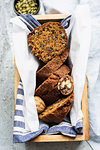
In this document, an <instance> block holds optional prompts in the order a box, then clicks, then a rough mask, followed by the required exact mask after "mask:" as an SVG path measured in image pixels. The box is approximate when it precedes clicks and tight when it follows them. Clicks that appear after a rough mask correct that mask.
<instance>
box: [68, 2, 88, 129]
mask: <svg viewBox="0 0 100 150" xmlns="http://www.w3.org/2000/svg"><path fill="white" fill-rule="evenodd" d="M71 20H72V21H71V24H72V34H71V47H70V58H71V61H72V64H73V68H72V76H73V80H74V104H73V107H72V109H71V112H70V119H71V123H72V126H76V125H77V123H78V122H79V120H82V117H84V116H83V115H82V111H81V98H82V93H83V89H84V83H85V75H86V67H87V61H88V54H89V48H90V32H91V28H90V11H89V7H88V5H78V6H77V7H76V10H75V12H74V14H73V15H72V19H71Z"/></svg>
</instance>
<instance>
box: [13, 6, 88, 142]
mask: <svg viewBox="0 0 100 150" xmlns="http://www.w3.org/2000/svg"><path fill="white" fill-rule="evenodd" d="M80 8H81V9H80ZM76 10H77V11H76V12H77V15H78V14H80V15H79V18H78V17H76V16H75V14H74V15H72V16H73V17H72V21H71V24H70V26H69V28H67V25H68V24H66V23H65V24H63V25H65V27H66V28H67V29H66V32H67V34H68V36H69V34H70V31H71V29H72V32H71V36H72V37H74V36H73V29H74V35H75V33H76V37H75V42H74V40H73V42H71V53H70V56H71V59H72V62H73V60H75V57H76V55H75V57H73V56H74V53H75V52H76V51H75V50H78V52H79V55H78V57H83V58H84V57H85V56H88V48H89V47H86V50H87V53H85V55H84V53H82V52H83V49H81V46H82V45H81V44H82V43H81V42H80V40H78V39H77V38H79V35H80V34H79V33H80V31H78V28H77V23H78V22H80V20H81V21H82V20H84V18H86V20H87V17H86V16H85V15H83V14H84V13H83V12H84V11H85V12H86V13H87V16H88V8H87V7H85V6H84V7H80V6H78V7H77V8H76ZM76 12H75V13H76ZM88 17H89V16H88ZM17 21H18V18H17V20H16V19H14V20H13V21H12V22H13V24H15V22H16V26H17V29H18V27H19V24H20V23H19V22H20V21H21V20H20V19H19V21H18V24H17ZM27 21H28V20H27ZM75 22H76V24H75ZM28 23H29V24H30V22H28ZM62 23H64V22H63V21H62ZM74 25H75V27H76V29H77V30H76V32H75V27H74ZM16 26H15V28H16ZM23 26H24V23H23V22H22V23H21V26H20V28H19V31H18V30H17V33H16V34H18V33H19V32H21V31H22V30H23ZM78 27H79V29H82V27H84V28H85V29H87V30H84V34H85V33H86V32H88V28H87V27H88V24H87V22H84V21H83V22H81V24H80V23H78ZM25 30H26V29H25V26H24V31H25ZM82 33H83V32H82ZM88 33H89V32H88ZM77 34H78V35H77ZM17 40H19V39H18V38H17ZM81 40H82V39H81ZM77 41H78V42H77ZM88 41H89V36H88ZM14 42H15V41H14ZM85 42H86V41H85ZM85 42H84V40H83V43H84V45H85V44H86V43H85ZM73 43H74V44H73ZM21 45H23V42H21ZM77 45H80V48H78V49H76V48H77ZM75 46H76V47H75ZM73 47H74V49H73ZM22 48H23V47H22ZM84 48H85V47H84ZM80 49H81V50H80ZM16 50H17V49H16ZM27 51H28V48H27ZM18 52H19V51H17V53H18ZM25 53H26V52H25ZM15 55H16V53H15ZM20 55H21V57H23V55H22V52H21V49H20V52H19V56H20ZM28 57H29V58H31V57H32V56H31V55H29V56H28ZM15 58H16V56H15ZM86 58H87V57H86ZM18 60H19V58H18V57H17V58H16V61H17V67H18V66H20V63H21V62H20V63H19V61H18ZM23 60H24V61H26V60H25V59H23ZM24 61H23V63H24ZM79 61H80V62H79ZM33 62H35V63H36V64H37V67H38V62H37V60H36V59H35V57H33ZM76 62H77V63H76V64H77V65H78V63H80V64H82V61H81V60H80V59H78V61H76ZM31 63H32V62H31ZM86 63H87V59H85V66H84V64H83V65H82V67H83V68H86ZM77 65H76V66H75V67H74V70H75V68H77ZM73 66H74V63H73ZM34 67H35V65H34ZM37 67H36V68H35V72H34V73H36V69H37ZM20 69H21V68H20V67H18V71H19V73H20V72H21V70H20ZM26 69H27V68H26ZM30 69H32V68H30ZM79 69H80V68H79ZM79 69H78V68H77V73H80V74H82V75H83V76H85V69H84V70H83V72H82V68H81V70H79ZM33 70H34V68H33ZM24 71H25V70H24ZM72 72H73V68H72ZM30 76H31V78H32V77H33V76H32V74H30ZM73 76H74V73H73ZM20 77H21V79H22V81H20V82H19V87H18V91H17V92H18V93H17V100H16V108H15V117H14V134H13V135H14V142H26V141H28V140H30V139H32V138H35V137H36V136H38V135H39V134H41V133H42V132H43V131H44V133H45V134H56V133H58V132H60V133H62V134H64V135H67V136H70V137H76V135H77V134H82V133H83V132H82V128H83V124H82V115H80V112H81V96H82V92H83V88H84V87H83V86H82V87H81V91H80V93H78V94H76V97H75V99H76V100H75V102H76V104H75V103H74V105H73V107H74V108H73V107H72V108H73V110H74V111H72V112H71V115H70V119H71V122H70V120H68V119H67V118H65V120H64V121H62V122H61V123H60V124H58V125H55V126H52V127H50V128H49V126H48V125H47V124H45V123H44V122H42V121H40V120H39V126H38V129H37V128H36V129H35V128H34V126H35V127H36V124H34V123H35V122H34V121H35V119H36V120H37V118H34V117H33V118H31V119H33V120H31V119H30V120H28V117H26V114H27V113H26V112H27V109H28V110H29V109H30V105H29V104H28V103H29V101H28V99H26V95H27V91H26V90H25V85H24V84H25V82H23V76H21V73H20ZM74 79H77V76H76V78H74ZM34 80H35V77H34ZM77 80H78V82H75V83H74V85H75V86H76V85H77V86H76V87H78V83H79V82H80V84H79V85H81V83H83V84H84V78H83V79H81V80H82V81H80V80H79V79H77ZM32 83H33V82H32ZM35 83H36V81H34V87H35ZM83 84H82V85H83ZM31 85H32V84H31ZM29 87H30V83H28V82H27V88H29ZM78 88H79V87H78ZM23 89H24V90H23ZM33 91H34V90H33ZM25 92H26V93H25ZM75 92H76V93H77V92H78V91H77V90H75V91H74V93H75ZM33 93H34V92H33ZM31 94H32V93H31ZM27 98H28V97H27ZM77 98H78V100H77ZM32 101H34V98H32V99H30V102H32ZM25 104H28V106H27V107H26V105H25ZM77 105H78V106H79V107H77ZM32 107H33V105H32V106H31V108H32ZM26 108H27V109H26ZM76 109H77V110H76ZM75 110H76V112H77V113H75ZM31 111H32V109H31ZM33 113H34V114H35V115H37V111H36V108H35V106H34V107H33V112H32V114H33ZM73 113H74V114H73ZM81 114H82V112H81ZM33 116H34V115H33ZM73 116H75V118H73ZM77 118H78V119H77ZM31 121H32V123H30V122H31ZM73 122H74V124H73ZM27 124H29V125H31V126H28V127H27ZM37 124H38V121H37ZM71 124H72V125H71ZM26 127H27V128H26ZM29 127H30V128H29ZM32 128H34V130H32Z"/></svg>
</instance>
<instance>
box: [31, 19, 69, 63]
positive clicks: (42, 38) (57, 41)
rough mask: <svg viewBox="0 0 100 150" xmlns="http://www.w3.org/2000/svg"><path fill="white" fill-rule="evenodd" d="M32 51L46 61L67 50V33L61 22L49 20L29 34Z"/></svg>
mask: <svg viewBox="0 0 100 150" xmlns="http://www.w3.org/2000/svg"><path fill="white" fill-rule="evenodd" d="M28 43H29V46H30V47H32V53H33V54H35V55H36V56H38V57H39V59H40V60H42V61H43V62H44V63H47V62H48V61H49V60H51V59H52V58H54V57H55V56H58V55H60V54H61V53H62V52H64V51H65V50H66V45H67V34H66V32H65V29H64V27H63V26H62V25H61V23H59V22H47V23H44V24H43V25H41V26H39V27H37V28H35V29H34V31H32V32H31V33H30V34H29V35H28Z"/></svg>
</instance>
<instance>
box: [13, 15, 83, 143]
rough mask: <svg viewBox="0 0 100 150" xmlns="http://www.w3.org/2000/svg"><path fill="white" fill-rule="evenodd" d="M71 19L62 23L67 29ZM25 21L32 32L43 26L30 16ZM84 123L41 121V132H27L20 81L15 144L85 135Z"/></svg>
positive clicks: (14, 132)
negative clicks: (43, 136)
mask: <svg viewBox="0 0 100 150" xmlns="http://www.w3.org/2000/svg"><path fill="white" fill-rule="evenodd" d="M70 17H71V16H68V17H67V18H65V19H64V20H62V21H61V23H62V25H63V26H64V27H65V28H68V27H69V23H70ZM19 19H20V20H21V21H23V22H24V23H25V24H26V25H27V27H28V29H29V30H30V31H32V30H33V28H35V27H38V26H39V25H41V24H40V23H39V22H38V21H37V20H35V19H34V18H33V17H32V16H31V15H30V14H28V15H26V16H23V15H21V16H20V17H19ZM82 129H83V123H82V120H78V122H77V124H76V126H75V127H72V125H71V122H70V120H69V119H68V118H67V117H66V118H65V119H64V120H63V121H62V122H61V123H60V124H58V125H54V126H50V127H49V125H48V124H46V123H44V122H43V121H41V120H39V130H38V131H36V132H31V131H27V130H26V128H25V120H24V91H23V83H22V81H21V80H20V81H19V85H18V90H17V99H16V107H15V115H14V130H13V141H14V143H22V142H27V141H29V140H31V139H32V138H35V137H37V136H38V135H40V134H58V133H59V134H63V135H66V136H69V137H73V138H75V137H76V135H77V134H83V130H82Z"/></svg>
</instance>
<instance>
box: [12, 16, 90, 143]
mask: <svg viewBox="0 0 100 150" xmlns="http://www.w3.org/2000/svg"><path fill="white" fill-rule="evenodd" d="M67 16H68V15H66V14H52V15H51V14H50V15H35V16H34V17H35V18H36V19H37V20H38V21H39V22H41V23H43V22H47V21H60V20H62V19H64V18H65V17H67ZM19 79H20V77H19V73H18V70H17V67H16V64H15V74H14V92H15V93H14V95H15V103H16V95H17V87H18V82H19ZM82 112H83V116H84V117H83V135H77V136H76V138H71V137H68V136H64V135H60V134H59V135H39V136H38V137H36V138H35V139H32V140H31V141H32V142H62V141H86V140H89V119H88V99H87V80H85V85H84V90H83V95H82Z"/></svg>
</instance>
